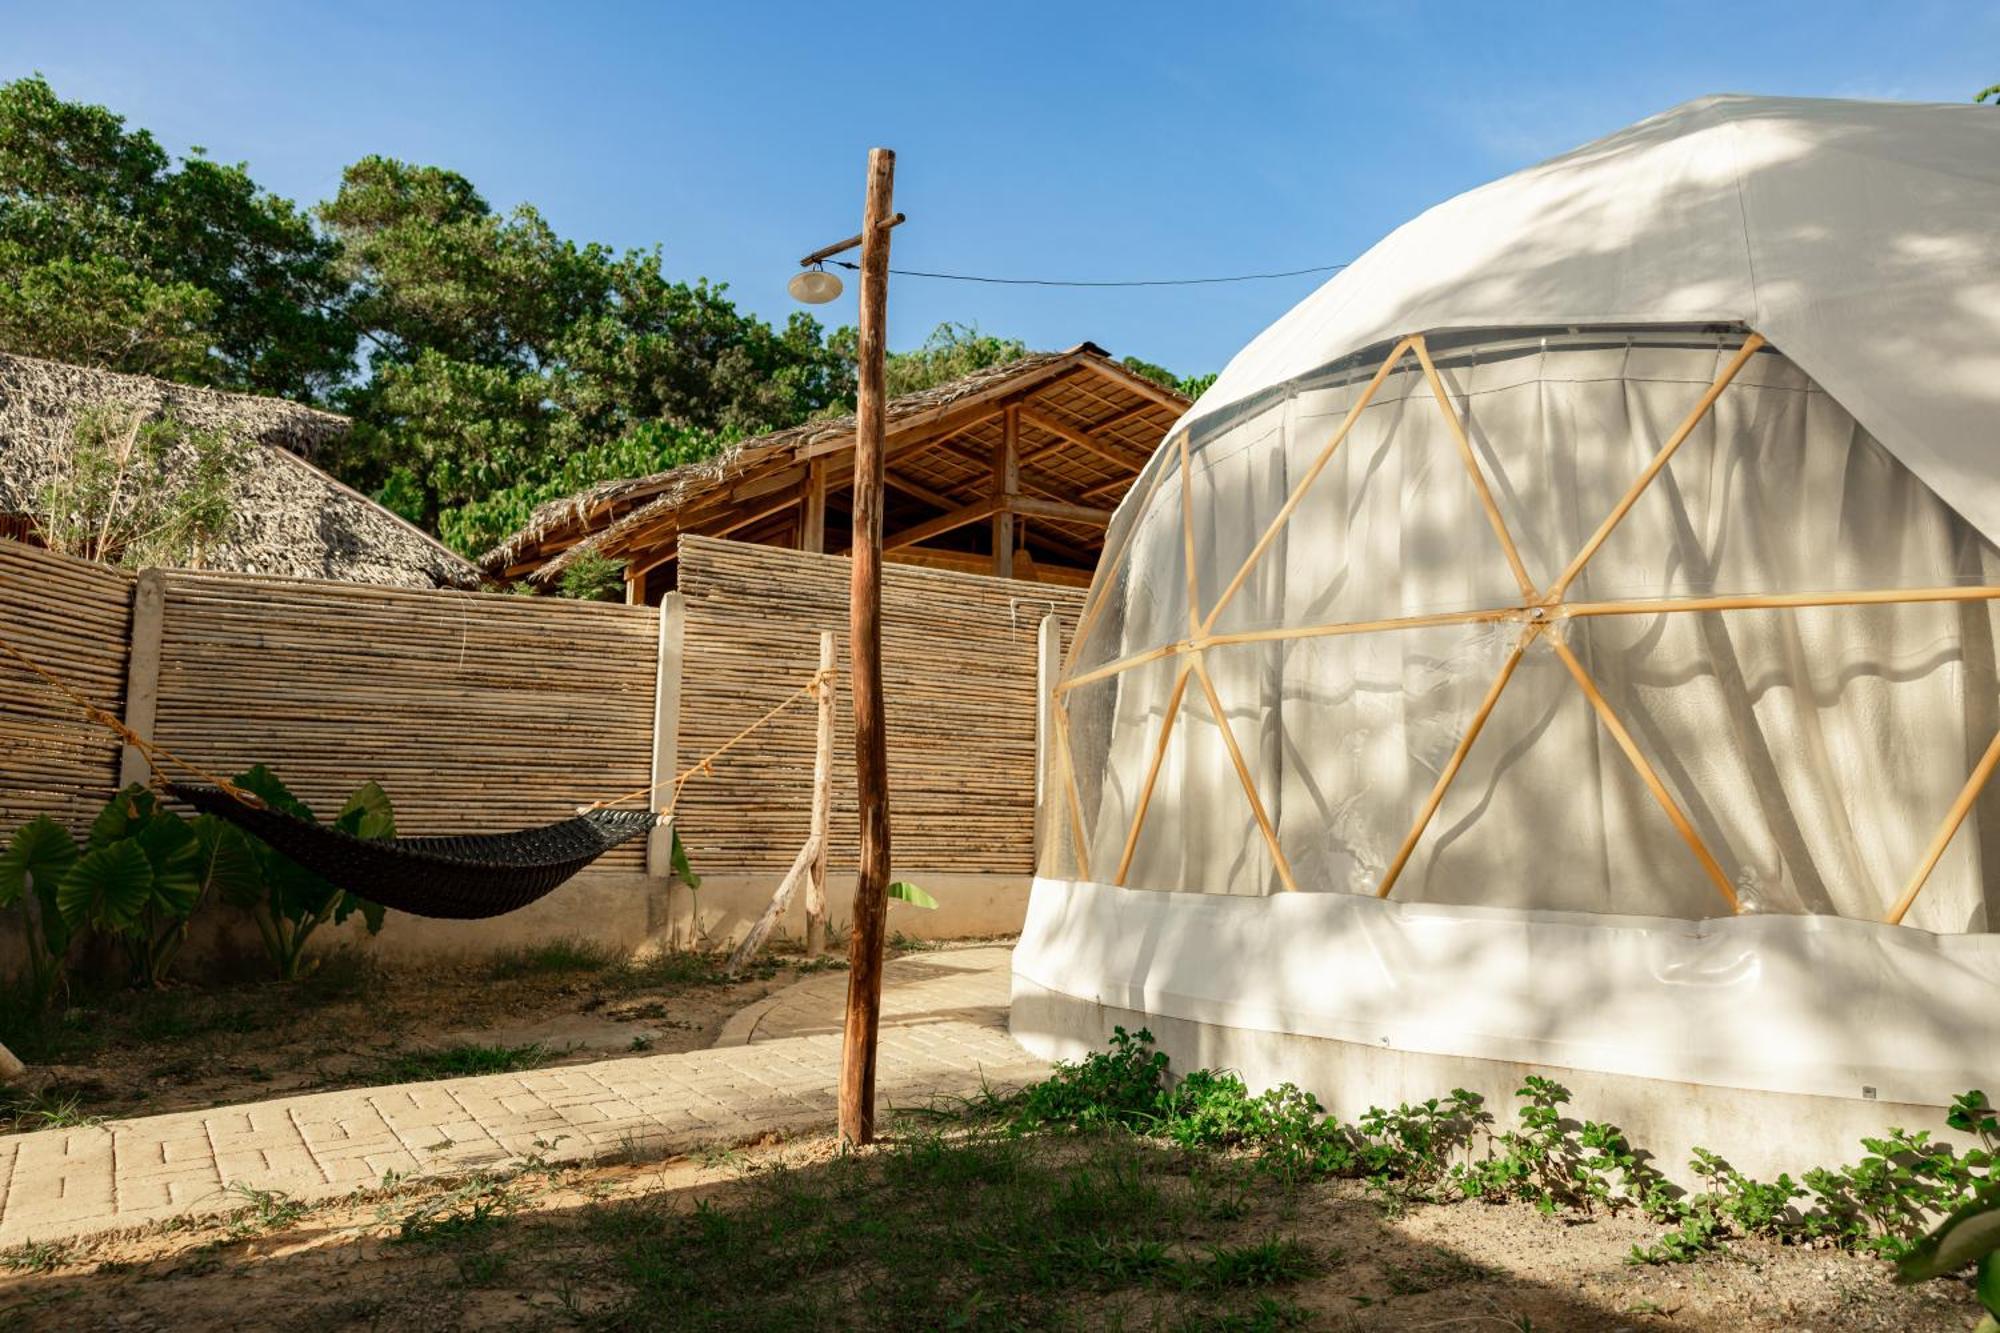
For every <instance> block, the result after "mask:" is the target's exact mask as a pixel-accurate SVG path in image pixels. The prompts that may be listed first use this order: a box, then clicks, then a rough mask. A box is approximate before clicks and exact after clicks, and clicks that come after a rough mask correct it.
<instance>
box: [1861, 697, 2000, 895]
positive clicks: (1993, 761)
mask: <svg viewBox="0 0 2000 1333" xmlns="http://www.w3.org/2000/svg"><path fill="white" fill-rule="evenodd" d="M1996 766H2000V735H1995V736H1994V737H1993V740H1992V742H1991V743H1990V744H1989V745H1988V746H1987V747H1986V753H1985V754H1983V755H1981V756H1980V757H1979V762H1978V763H1977V764H1975V765H1974V766H1973V769H1972V776H1970V777H1968V778H1967V779H1966V780H1965V785H1964V786H1963V787H1961V788H1959V791H1958V796H1957V797H1956V798H1955V799H1954V800H1953V801H1952V803H1951V809H1950V810H1948V811H1946V812H1945V817H1944V822H1943V823H1941V824H1939V825H1938V828H1937V832H1936V833H1934V834H1932V835H1931V841H1930V845H1929V846H1928V847H1926V848H1924V856H1923V859H1922V860H1921V861H1919V862H1918V863H1917V868H1916V870H1915V871H1913V872H1912V873H1911V875H1910V878H1909V880H1908V881H1907V882H1906V883H1905V884H1904V885H1903V891H1902V892H1901V893H1900V894H1898V895H1897V896H1896V901H1895V904H1894V905H1893V906H1891V907H1890V908H1889V911H1888V914H1887V915H1885V916H1884V917H1883V918H1882V920H1883V923H1884V924H1886V925H1891V926H1900V925H1902V924H1903V918H1904V917H1906V916H1908V915H1909V914H1910V908H1911V907H1913V906H1915V904H1916V901H1917V895H1918V894H1920V893H1922V892H1923V891H1924V885H1925V884H1927V883H1929V882H1930V877H1931V871H1933V870H1935V869H1937V863H1938V862H1939V861H1941V860H1943V859H1944V854H1945V849H1946V848H1948V847H1950V846H1951V840H1952V836H1953V835H1954V834H1956V833H1957V832H1958V826H1959V825H1960V824H1963V823H1964V822H1965V817H1966V816H1967V815H1969V814H1971V813H1972V807H1973V805H1974V804H1975V803H1977V802H1978V800H1979V794H1980V793H1981V792H1982V791H1984V790H1985V789H1986V783H1987V781H1988V780H1989V779H1990V778H1992V776H1993V770H1994V768H1995V767H1996Z"/></svg>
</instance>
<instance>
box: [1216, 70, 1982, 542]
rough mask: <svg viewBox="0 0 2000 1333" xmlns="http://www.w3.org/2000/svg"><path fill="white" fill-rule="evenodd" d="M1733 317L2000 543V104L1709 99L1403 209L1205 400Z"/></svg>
mask: <svg viewBox="0 0 2000 1333" xmlns="http://www.w3.org/2000/svg"><path fill="white" fill-rule="evenodd" d="M1721 321H1730V322H1737V323H1741V324H1744V325H1747V326H1748V327H1750V328H1751V329H1754V330H1755V331H1757V332H1758V333H1761V334H1763V335H1764V336H1765V337H1766V338H1767V339H1769V340H1770V341H1771V342H1772V343H1773V344H1775V345H1776V346H1777V347H1778V348H1779V349H1780V350H1782V351H1783V352H1784V353H1785V355H1786V356H1787V357H1789V358H1790V359H1791V360H1792V361H1793V362H1794V363H1796V364H1797V365H1799V366H1800V367H1801V368H1803V369H1804V370H1805V372H1806V373H1807V374H1809V375H1810V376H1812V378H1813V379H1814V380H1816V381H1817V382H1818V383H1819V384H1820V385H1821V386H1822V387H1824V388H1825V389H1826V390H1827V391H1828V392H1830V393H1831V394H1832V395H1833V396H1834V398H1835V399H1837V400H1838V401H1839V402H1840V403H1841V404H1843V405H1844V406H1845V407H1846V408H1847V409H1848V410H1849V411H1850V412H1852V413H1853V414H1854V416H1855V417H1856V418H1857V419H1858V420H1859V421H1860V422H1861V424H1862V425H1863V426H1865V427H1866V428H1867V429H1868V431H1869V432H1870V433H1872V434H1873V435H1874V436H1875V437H1876V438H1877V439H1878V440H1880V441H1881V442H1882V443H1883V445H1885V446H1886V447H1887V448H1888V449H1889V451H1890V452H1891V453H1893V454H1894V455H1896V456H1897V457H1898V458H1899V459H1901V460H1902V461H1903V463H1904V464H1905V465H1906V466H1908V467H1909V468H1910V470H1911V471H1913V472H1914V473H1916V475H1917V476H1918V477H1919V478H1921V479H1922V480H1923V481H1924V482H1925V483H1927V484H1928V485H1929V486H1930V487H1931V488H1932V489H1934V490H1936V491H1937V492H1938V493H1939V494H1940V495H1942V496H1944V497H1945V499H1946V500H1947V501H1949V502H1950V503H1951V504H1952V505H1953V506H1954V507H1956V508H1957V509H1958V510H1959V512H1960V513H1961V514H1963V515H1964V516H1965V517H1966V518H1967V519H1968V520H1970V521H1971V523H1972V524H1973V525H1974V526H1975V527H1977V528H1978V529H1979V530H1980V531H1981V532H1982V533H1983V534H1985V536H1986V537H1987V538H1988V539H1989V540H1993V541H1997V542H2000V486H1996V485H1994V484H1992V483H1993V479H1994V471H1995V464H1996V457H2000V110H1996V109H1994V108H1992V107H1986V106H1950V105H1922V104H1910V103H1884V102H1851V101H1827V100H1813V99H1795V98H1768V97H1747V96H1741V95H1734V94H1731V95H1722V96H1715V97H1705V98H1702V99H1700V100H1697V101H1693V102H1688V103H1686V104H1684V105H1682V106H1678V107H1675V108H1674V109H1672V110H1670V111H1667V112H1664V113H1662V114H1660V115H1658V116H1654V117H1652V118H1651V119H1649V120H1645V121H1641V122H1640V123H1639V124H1637V125H1634V126H1632V127H1630V128H1628V129H1624V130H1620V131H1619V132H1618V133H1616V134H1613V135H1610V136H1608V137H1606V138H1603V139H1599V140H1597V141H1595V142H1593V143H1590V144H1586V145H1584V146H1583V147H1581V148H1578V149H1575V150H1574V151H1572V152H1569V153H1565V154H1563V155H1562V156H1560V157H1557V158H1554V159H1551V160H1550V161H1548V162H1544V163H1542V164H1540V165H1538V166H1534V167H1530V168H1528V169H1526V170H1524V171H1519V172H1516V173H1514V174H1513V175H1511V176H1507V177H1504V178H1503V179H1501V180H1498V181H1495V182H1493V183H1492V184H1490V185H1485V186H1482V187H1480V188H1478V189H1475V190H1472V191H1469V192H1467V193H1465V194H1462V195H1459V196H1457V197H1456V198H1454V199H1451V200H1448V201H1447V202H1445V203H1443V204H1440V205H1438V206H1437V207H1435V208H1433V209H1431V210H1429V211H1428V212H1426V213H1424V214H1422V215H1421V216H1419V217H1417V218H1416V219H1414V220H1412V221H1411V222H1408V223H1406V224H1405V225H1403V226H1401V227H1399V228H1397V229H1396V230H1395V231H1394V232H1392V233H1390V235H1389V236H1388V237H1387V238H1385V239H1384V240H1383V241H1381V242H1380V243H1379V244H1377V245H1375V246H1374V247H1373V248H1372V249H1370V250H1369V251H1368V252H1367V253H1366V254H1364V255H1362V256H1361V258H1360V259H1358V260H1356V261H1355V262H1354V263H1353V264H1352V265H1350V266H1349V267H1348V268H1347V269H1345V270H1343V271H1342V272H1341V273H1339V274H1337V275H1335V276H1334V277H1333V278H1332V279H1331V280H1329V281H1328V282H1327V283H1326V284H1325V285H1324V286H1322V287H1321V288H1320V289H1319V290H1318V291H1316V292H1314V293H1313V294H1312V295H1311V296H1309V297H1307V298H1306V299H1305V300H1304V301H1302V302H1300V303H1299V304H1298V305H1297V306H1296V307H1294V308H1293V309H1292V310H1291V311H1290V312H1289V313H1287V314H1286V315H1285V316H1284V317H1283V318H1282V319H1280V320H1279V321H1278V322H1277V323H1275V324H1273V325H1272V326H1271V327H1270V328H1269V329H1267V330H1265V331H1264V333H1262V334H1261V335H1259V336H1258V337H1257V338H1256V339H1255V340H1254V341H1253V342H1251V343H1250V344H1249V346H1247V347H1246V348H1244V349H1243V351H1242V352H1240V353H1239V354H1237V356H1236V357H1235V358H1234V359H1232V360H1231V361H1230V363H1229V365H1228V366H1227V367H1226V368H1225V369H1224V370H1223V372H1222V374H1221V376H1220V378H1218V379H1217V381H1216V383H1215V385H1214V387H1212V388H1211V389H1210V390H1209V391H1208V392H1207V393H1206V394H1204V395H1203V396H1202V398H1201V400H1200V401H1199V402H1197V403H1196V404H1195V405H1194V407H1193V408H1192V409H1190V411H1189V412H1188V415H1187V417H1186V418H1184V421H1183V424H1184V425H1185V424H1186V423H1187V422H1192V421H1197V420H1200V419H1201V418H1203V417H1206V416H1209V415H1210V414H1212V413H1214V412H1216V411H1218V410H1219V409H1221V408H1224V407H1227V406H1229V405H1231V404H1234V403H1237V402H1240V401H1242V400H1244V399H1248V398H1252V397H1255V396H1256V395H1257V394H1259V393H1260V392H1262V391H1264V390H1267V389H1270V388H1272V387H1274V386H1277V385H1281V384H1284V383H1285V382H1286V381H1289V380H1292V379H1295V378H1296V377H1298V376H1300V375H1303V374H1306V373H1308V372H1311V371H1314V370H1317V369H1319V368H1321V367H1323V366H1326V365H1329V364H1330V363H1332V362H1335V361H1338V360H1339V359H1341V358H1342V357H1345V356H1348V355H1350V354H1352V353H1355V352H1358V351H1360V350H1362V349H1364V348H1367V347H1369V346H1371V345H1374V344H1377V343H1381V342H1384V341H1386V340H1389V339H1393V338H1395V337H1398V336H1401V335H1403V334H1406V333H1416V332H1430V333H1437V332H1442V331H1445V330H1453V329H1478V328H1507V327H1515V328H1518V327H1522V326H1532V325H1606V324H1615V325H1634V324H1684V323H1706V322H1721Z"/></svg>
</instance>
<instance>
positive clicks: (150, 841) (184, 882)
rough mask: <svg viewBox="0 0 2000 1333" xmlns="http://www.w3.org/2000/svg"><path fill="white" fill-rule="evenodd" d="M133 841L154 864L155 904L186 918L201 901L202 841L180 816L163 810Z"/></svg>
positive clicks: (143, 827)
mask: <svg viewBox="0 0 2000 1333" xmlns="http://www.w3.org/2000/svg"><path fill="white" fill-rule="evenodd" d="M132 841H134V842H136V843H138V844H139V849H140V850H141V851H143V852H145V854H146V860H147V861H148V862H150V863H151V864H152V867H153V898H152V901H153V903H154V904H155V905H156V906H158V907H159V908H160V910H162V911H163V912H165V913H166V914H167V915H168V916H171V917H183V916H186V915H188V914H189V913H190V912H192V911H194V909H195V905H196V904H198V903H199V902H200V901H201V868H200V862H201V844H200V843H199V842H198V841H197V840H196V839H195V836H194V830H193V829H191V828H189V827H188V826H187V822H186V821H185V820H183V819H182V818H181V817H180V816H179V815H176V814H173V813H172V812H170V811H164V810H163V811H161V812H160V813H158V814H156V815H154V816H153V817H152V818H151V819H149V820H147V821H146V822H145V823H144V824H143V825H141V826H140V828H139V831H138V832H137V833H136V834H134V835H133V838H132Z"/></svg>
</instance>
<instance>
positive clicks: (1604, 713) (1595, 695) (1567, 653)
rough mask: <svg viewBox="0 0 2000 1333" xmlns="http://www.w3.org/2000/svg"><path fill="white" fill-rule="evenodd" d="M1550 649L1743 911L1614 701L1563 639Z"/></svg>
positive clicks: (1720, 889)
mask: <svg viewBox="0 0 2000 1333" xmlns="http://www.w3.org/2000/svg"><path fill="white" fill-rule="evenodd" d="M1549 647H1551V648H1553V649H1554V650H1555V654H1556V656H1557V657H1559V658H1561V659H1562V664H1563V666H1564V667H1566V668H1567V669H1568V671H1569V674H1570V677H1571V678H1572V679H1574V680H1575V681H1576V684H1577V688H1578V689H1580V690H1582V691H1583V695H1584V697H1585V698H1586V699H1588V700H1590V706H1591V707H1592V708H1593V709H1595V710H1596V711H1597V717H1598V720H1599V721H1601V722H1602V723H1603V724H1604V729H1605V730H1606V731H1608V732H1610V733H1611V739H1612V740H1614V741H1616V742H1618V748H1619V749H1620V750H1622V751H1624V752H1625V758H1626V759H1627V760H1628V761H1630V763H1631V765H1632V768H1633V770H1634V771H1635V772H1637V773H1638V775H1639V780H1640V781H1641V782H1643V783H1645V784H1646V790H1647V791H1649V792H1651V793H1652V795H1653V800H1654V801H1656V802H1658V803H1659V807H1660V809H1661V810H1663V811H1664V812H1665V813H1666V816H1667V819H1668V820H1669V821H1671V822H1672V824H1673V826H1674V832H1676V833H1678V834H1680V835H1681V840H1682V841H1683V842H1685V843H1687V845H1688V850H1690V851H1692V852H1693V853H1694V855H1695V859H1696V860H1697V861H1699V862H1701V868H1702V872H1703V873H1704V874H1706V875H1707V876H1708V877H1709V879H1710V880H1711V881H1712V882H1713V883H1714V885H1715V891H1716V892H1717V893H1720V894H1721V895H1722V900H1723V901H1724V902H1726V903H1728V904H1729V910H1730V912H1731V913H1735V912H1740V911H1741V910H1743V909H1742V904H1741V903H1739V902H1738V901H1737V898H1736V886H1735V885H1733V884H1731V883H1730V882H1729V876H1728V874H1727V873H1725V872H1724V871H1723V869H1722V864H1721V863H1720V862H1719V861H1717V860H1716V859H1715V855H1714V853H1712V852H1710V851H1709V850H1708V844H1707V843H1706V842H1704V841H1702V837H1701V834H1700V833H1699V832H1697V831H1696V830H1695V826H1694V823H1693V821H1692V820H1690V819H1689V818H1688V817H1687V815H1686V813H1684V812H1683V811H1682V810H1681V807H1680V805H1679V803H1678V802H1676V801H1675V800H1674V798H1673V795H1672V794H1671V793H1670V792H1668V791H1667V784H1666V783H1664V782H1662V781H1660V775H1659V774H1658V773H1656V772H1655V771H1654V770H1653V766H1652V764H1650V763H1648V762H1647V760H1646V755H1645V752H1644V751H1642V750H1640V748H1639V743H1638V742H1637V741H1635V740H1633V739H1632V733H1631V732H1629V731H1627V730H1626V729H1625V724H1624V723H1623V722H1621V721H1620V720H1619V718H1618V714H1617V713H1616V712H1615V711H1614V710H1613V709H1612V707H1611V703H1610V701H1609V700H1607V699H1606V698H1605V697H1604V694H1603V692H1602V691H1600V690H1599V689H1598V688H1597V682H1596V681H1594V680H1592V679H1591V678H1590V673H1589V672H1588V671H1586V670H1584V666H1583V663H1582V662H1581V661H1580V660H1578V658H1577V655H1576V653H1575V652H1573V651H1572V650H1571V649H1570V646H1569V645H1568V644H1566V643H1564V642H1563V641H1562V636H1561V635H1550V636H1549Z"/></svg>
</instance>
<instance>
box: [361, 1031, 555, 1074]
mask: <svg viewBox="0 0 2000 1333" xmlns="http://www.w3.org/2000/svg"><path fill="white" fill-rule="evenodd" d="M557 1054H559V1052H555V1051H551V1050H549V1049H548V1047H546V1046H544V1045H543V1044H542V1043H541V1042H538V1041H531V1042H529V1043H527V1044H526V1045H523V1046H484V1045H480V1044H479V1043H477V1042H456V1043H454V1044H452V1045H450V1046H435V1047H432V1048H430V1049H428V1050H419V1051H404V1052H402V1053H400V1054H398V1055H393V1056H390V1057H389V1058H387V1059H385V1060H383V1061H382V1062H381V1065H380V1066H379V1068H378V1073H379V1076H380V1080H381V1081H382V1082H384V1083H421V1082H425V1081H428V1080H430V1079H439V1078H463V1077H466V1076H469V1075H474V1074H511V1073H514V1072H515V1071H517V1070H522V1069H535V1068H538V1067H540V1066H542V1065H545V1064H547V1063H548V1062H549V1061H550V1060H552V1059H554V1058H555V1057H556V1055H557Z"/></svg>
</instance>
